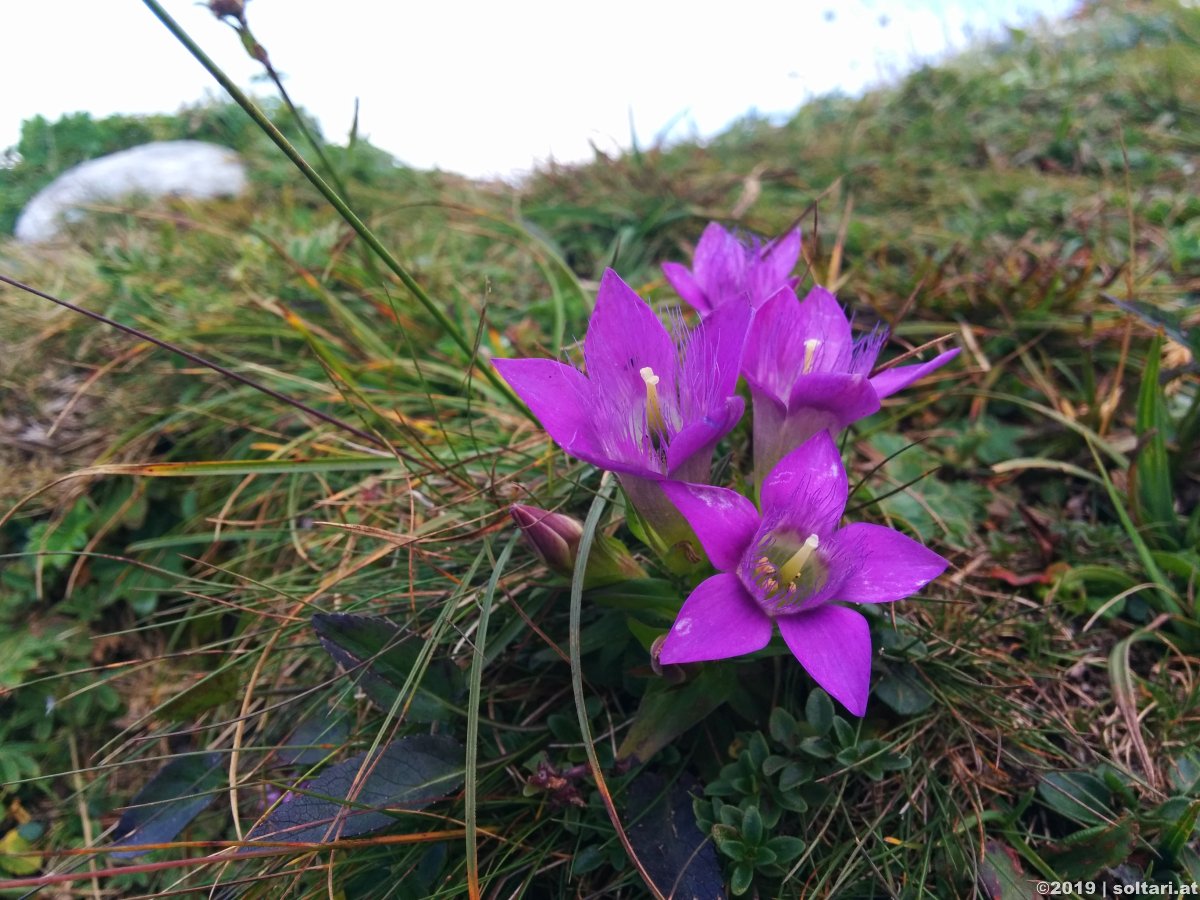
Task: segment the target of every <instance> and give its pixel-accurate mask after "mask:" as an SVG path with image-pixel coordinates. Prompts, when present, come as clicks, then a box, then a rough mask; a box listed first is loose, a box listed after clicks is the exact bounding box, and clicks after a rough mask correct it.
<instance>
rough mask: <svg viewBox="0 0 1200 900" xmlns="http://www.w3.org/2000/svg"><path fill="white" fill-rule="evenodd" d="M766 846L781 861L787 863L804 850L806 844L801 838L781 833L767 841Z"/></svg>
mask: <svg viewBox="0 0 1200 900" xmlns="http://www.w3.org/2000/svg"><path fill="white" fill-rule="evenodd" d="M766 846H767V848H769V849H770V850H771V852H772V853H774V854H775V856H776V858H777V859H778V860H779V862H780V863H783V864H784V865H787V864H789V863H791V862H792V861H793V860H795V858H796V857H797V856H799V855H800V854H801V853H803V852H804V847H805V846H806V845H805V843H804V841H803V840H802V839H801V838H798V837H791V836H789V835H786V834H781V835H779V836H778V837H773V838H771V839H770V840H769V841H767V843H766Z"/></svg>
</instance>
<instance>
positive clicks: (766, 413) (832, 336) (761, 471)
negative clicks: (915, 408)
mask: <svg viewBox="0 0 1200 900" xmlns="http://www.w3.org/2000/svg"><path fill="white" fill-rule="evenodd" d="M886 338H887V332H886V331H883V330H880V329H876V330H875V331H874V332H872V333H871V334H868V335H866V336H865V337H862V338H860V339H859V340H858V341H855V340H854V337H853V335H852V334H851V331H850V320H849V319H848V318H846V313H845V312H844V311H843V310H842V307H841V306H840V305H839V304H838V302H837V298H835V297H834V296H833V294H831V293H830V292H829V291H827V290H825V288H823V287H814V288H813V289H812V290H811V291H809V292H808V296H806V297H805V298H804V301H803V302H800V301H798V300H797V298H796V294H795V292H794V291H793V290H791V289H790V288H783V289H780V290H778V291H777V292H776V293H775V294H774V295H773V296H772V297H771V298H770V299H769V300H767V302H765V303H764V304H763V305H762V306H761V307H759V308H758V310H757V311H756V312H755V314H754V321H753V323H752V324H751V326H750V331H749V334H748V335H747V337H746V350H745V354H744V355H743V357H742V372H743V374H744V375H745V376H746V381H748V382H749V383H750V396H751V398H752V399H753V401H754V471H755V473H756V476H757V478H758V479H759V480H761V479H762V478H763V477H764V476H765V475H766V473H767V472H769V471H770V470H771V468H772V467H773V466H774V465H775V463H776V462H778V461H779V460H780V459H782V458H783V456H784V455H785V454H787V453H789V452H791V451H792V450H794V449H795V448H796V447H799V446H800V445H801V444H803V443H804V442H805V441H807V440H808V439H809V438H810V437H812V436H813V435H814V434H817V433H818V432H821V431H829V432H831V433H833V434H836V433H837V432H838V431H840V430H841V429H843V428H845V427H846V426H847V425H849V424H850V423H852V422H856V421H858V420H859V419H861V418H864V417H865V416H869V415H871V414H872V413H874V412H875V411H877V410H878V409H879V401H880V400H882V399H883V398H885V397H889V396H891V395H892V394H894V393H896V392H897V391H899V390H901V389H903V388H905V387H908V385H910V384H912V383H913V382H914V381H916V380H917V379H919V378H923V377H925V376H926V375H928V374H929V373H930V372H932V371H934V370H935V369H937V368H939V367H940V366H944V365H945V364H946V363H948V362H949V361H950V360H952V359H954V357H956V356H957V355H958V350H957V349H954V350H947V351H946V352H945V353H940V354H938V355H937V356H936V357H934V358H933V359H931V360H930V361H929V362H924V363H920V364H918V365H912V366H896V367H894V368H891V369H887V370H885V371H883V372H880V373H879V374H878V375H876V376H874V377H870V373H871V369H872V368H874V366H875V360H876V359H877V358H878V357H879V351H880V349H881V348H882V347H883V342H884V340H885V339H886Z"/></svg>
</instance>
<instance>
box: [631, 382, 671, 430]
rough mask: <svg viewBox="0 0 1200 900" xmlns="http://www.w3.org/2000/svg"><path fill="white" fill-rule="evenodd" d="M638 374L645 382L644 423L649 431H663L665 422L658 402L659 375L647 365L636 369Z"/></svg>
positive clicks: (665, 428) (665, 426) (665, 425)
mask: <svg viewBox="0 0 1200 900" xmlns="http://www.w3.org/2000/svg"><path fill="white" fill-rule="evenodd" d="M638 374H639V375H641V376H642V381H644V382H646V424H647V425H648V426H649V427H650V430H651V431H657V432H660V433H665V432H666V430H667V423H666V421H665V420H664V419H663V414H662V406H660V405H659V402H658V382H659V377H658V376H657V375H655V374H654V370H653V369H652V368H650V367H649V366H643V367H642V368H641V369H640V370H638Z"/></svg>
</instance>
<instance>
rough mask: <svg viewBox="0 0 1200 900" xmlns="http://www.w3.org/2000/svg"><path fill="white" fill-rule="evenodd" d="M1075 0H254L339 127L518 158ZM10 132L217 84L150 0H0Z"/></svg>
mask: <svg viewBox="0 0 1200 900" xmlns="http://www.w3.org/2000/svg"><path fill="white" fill-rule="evenodd" d="M163 3H164V6H165V7H166V9H167V10H168V12H170V13H171V15H172V16H174V17H175V18H176V20H177V21H179V22H180V23H181V24H182V25H183V26H184V28H186V29H187V30H188V31H189V32H190V33H191V35H192V36H193V37H194V38H195V39H196V40H197V41H198V42H199V43H200V44H201V46H203V47H204V48H205V49H206V50H207V52H208V53H209V54H210V55H211V56H212V57H213V58H214V59H216V61H217V62H218V63H219V64H220V65H221V66H222V67H224V68H225V69H226V71H227V72H229V73H230V75H231V76H233V77H234V78H235V80H237V81H238V82H239V83H240V84H241V85H243V86H253V88H254V90H256V91H257V92H259V93H269V92H270V90H271V87H270V85H268V84H259V83H254V84H252V78H253V77H254V76H255V75H256V74H257V73H259V72H260V71H261V70H260V68H259V67H258V66H257V64H255V63H253V62H252V61H250V60H249V59H248V58H247V56H246V54H245V52H244V51H243V50H242V48H241V45H240V43H239V42H238V41H237V38H236V36H235V34H234V33H233V31H232V30H231V29H229V28H228V27H227V26H225V25H222V24H220V23H218V22H217V21H216V20H215V19H214V18H213V16H212V15H211V14H210V13H209V12H208V10H207V9H206V8H205V7H204V6H203V5H201V4H199V3H196V2H194V0H163ZM1074 6H1075V2H1074V0H817V2H813V0H790V2H789V0H741V2H739V3H728V2H726V3H721V4H717V3H710V2H704V0H691V2H687V3H684V2H678V0H640V2H632V0H607V2H604V3H600V4H596V3H589V4H586V5H585V4H582V3H578V2H570V0H524V2H512V3H502V2H496V0H491V2H482V0H458V2H447V0H442V2H438V0H418V2H385V0H324V2H321V0H251V2H250V3H249V4H248V15H249V20H250V26H251V28H252V29H253V30H254V33H255V35H256V36H257V37H258V39H259V40H260V41H261V42H262V43H263V45H264V46H266V48H267V49H268V51H269V52H270V54H271V59H272V61H273V63H274V64H275V67H276V68H277V69H279V70H280V71H281V72H283V73H284V74H285V75H286V76H287V85H288V90H289V92H290V93H291V95H292V97H293V99H294V100H295V101H296V102H297V103H300V104H301V105H303V106H305V107H306V108H307V109H308V110H309V111H310V112H312V113H314V114H315V115H316V116H317V117H318V119H319V120H320V121H321V124H322V127H323V129H324V131H325V134H326V136H327V137H329V138H330V139H331V140H333V141H335V142H337V143H342V142H344V140H345V136H346V134H347V132H348V130H349V127H350V122H351V119H352V116H353V110H354V99H355V97H357V98H358V99H359V101H360V116H359V130H360V133H362V134H364V135H366V136H368V137H369V138H370V139H371V141H372V142H373V143H375V144H376V145H377V146H379V147H382V148H383V149H385V150H387V151H389V152H391V153H392V154H394V155H395V156H396V157H398V158H399V159H401V160H402V161H404V162H406V163H408V164H410V165H414V166H418V167H422V168H432V167H438V168H442V169H447V170H452V171H458V172H462V173H464V174H468V175H476V176H479V175H491V174H508V173H511V172H514V171H519V170H523V169H528V168H530V167H531V166H532V165H533V164H534V163H535V161H538V160H544V159H546V158H547V157H550V156H553V157H554V158H555V159H558V160H561V161H573V160H580V159H587V158H590V156H591V150H590V147H589V142H594V143H595V144H596V146H598V147H600V148H601V149H603V150H613V149H615V148H617V147H622V146H628V144H629V136H630V121H631V119H632V122H633V126H634V127H635V128H636V131H637V135H638V139H639V141H640V142H641V143H642V144H643V145H645V144H648V143H650V142H651V141H652V140H653V139H654V138H655V136H656V135H658V134H659V133H660V132H662V131H663V130H664V129H666V128H667V127H668V126H671V125H672V123H674V124H673V130H672V132H671V133H672V134H673V135H690V134H693V133H695V134H699V135H710V134H713V133H715V132H717V131H719V130H720V129H721V128H723V127H724V126H725V125H727V124H728V123H729V122H731V121H732V120H734V119H737V118H738V117H740V116H742V115H744V114H745V113H746V112H748V111H749V110H751V109H756V110H758V111H759V112H760V113H763V114H768V115H783V114H786V113H789V112H791V111H793V110H795V109H796V108H797V107H798V106H800V105H801V104H802V103H803V102H804V101H805V100H806V99H807V98H809V97H811V96H813V95H815V94H820V93H824V92H827V91H830V90H832V89H834V88H841V89H843V90H846V91H848V92H853V91H856V90H858V89H860V88H862V87H863V86H865V85H867V84H871V83H874V82H878V81H880V80H883V79H886V78H889V77H891V76H893V75H895V74H897V73H899V72H901V71H904V70H905V69H908V68H910V67H911V65H912V64H913V62H914V61H916V60H918V59H921V58H926V57H929V56H932V55H936V54H938V53H939V52H943V51H944V50H945V49H946V48H947V47H948V46H961V45H963V44H965V43H966V41H967V38H966V37H965V36H964V33H965V32H966V33H974V34H979V33H983V32H989V31H994V30H996V29H997V28H998V27H999V26H1000V23H1012V24H1017V23H1021V22H1026V21H1029V20H1030V19H1032V18H1033V17H1035V16H1036V15H1037V14H1039V13H1040V14H1043V15H1048V16H1054V15H1061V14H1063V13H1065V12H1068V11H1070V10H1071V9H1072V8H1073V7H1074ZM0 23H3V33H4V35H5V37H4V49H3V53H2V54H0V148H3V147H8V146H11V145H13V144H15V143H16V142H17V140H18V138H19V135H20V123H21V121H22V120H23V119H26V118H29V117H31V116H33V115H36V114H39V113H40V114H41V115H44V116H46V117H47V118H50V119H54V118H57V117H58V116H60V115H62V114H64V113H68V112H76V111H86V112H90V113H92V114H93V115H95V116H102V115H107V114H111V113H151V112H170V111H173V110H175V109H177V108H178V107H179V106H180V105H182V104H184V103H190V102H195V101H197V100H200V99H201V98H203V97H204V96H205V94H206V92H207V93H209V94H215V93H216V92H217V91H219V87H218V86H217V85H216V84H215V82H213V81H212V80H211V78H210V76H209V75H208V74H207V73H206V72H205V71H204V70H203V69H202V68H201V67H200V65H199V63H197V62H196V61H195V60H194V59H193V58H192V57H191V55H190V54H189V53H188V52H187V51H186V50H185V49H184V48H183V47H182V45H180V44H179V43H178V42H177V41H176V40H175V39H174V38H173V37H172V36H171V35H170V33H169V32H167V31H166V29H165V28H163V26H162V25H161V24H160V23H159V22H158V20H157V19H156V18H155V17H154V16H153V15H152V14H151V12H150V11H149V9H147V8H146V7H145V6H144V5H143V4H142V3H141V2H139V0H0Z"/></svg>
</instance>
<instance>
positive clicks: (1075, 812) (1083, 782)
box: [1038, 772, 1115, 825]
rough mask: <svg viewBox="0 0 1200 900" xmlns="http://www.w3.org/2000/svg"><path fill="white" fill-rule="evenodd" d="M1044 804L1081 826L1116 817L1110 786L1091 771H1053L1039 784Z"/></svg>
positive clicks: (1096, 823)
mask: <svg viewBox="0 0 1200 900" xmlns="http://www.w3.org/2000/svg"><path fill="white" fill-rule="evenodd" d="M1038 794H1039V795H1040V796H1041V798H1042V801H1043V802H1044V803H1045V804H1046V805H1047V806H1049V807H1050V808H1051V809H1052V810H1054V811H1055V812H1056V813H1058V814H1059V815H1061V816H1065V817H1066V818H1068V819H1070V820H1071V821H1073V822H1079V823H1080V824H1081V825H1103V824H1105V823H1106V822H1107V821H1109V820H1111V819H1112V818H1113V817H1114V815H1115V814H1114V812H1113V810H1112V807H1111V805H1110V804H1111V793H1110V792H1109V790H1108V787H1107V786H1106V785H1105V784H1104V782H1103V781H1101V780H1100V779H1099V778H1097V777H1096V776H1095V775H1092V774H1090V773H1088V772H1051V773H1050V774H1049V775H1044V776H1043V777H1042V780H1041V782H1040V783H1039V784H1038Z"/></svg>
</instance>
